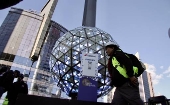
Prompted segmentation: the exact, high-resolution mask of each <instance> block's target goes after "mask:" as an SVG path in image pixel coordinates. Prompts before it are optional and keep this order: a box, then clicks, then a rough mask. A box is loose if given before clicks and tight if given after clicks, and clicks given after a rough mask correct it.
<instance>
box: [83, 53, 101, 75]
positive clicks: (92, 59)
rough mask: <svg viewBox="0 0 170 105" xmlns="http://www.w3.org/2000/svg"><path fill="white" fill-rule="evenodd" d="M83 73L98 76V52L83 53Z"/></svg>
mask: <svg viewBox="0 0 170 105" xmlns="http://www.w3.org/2000/svg"><path fill="white" fill-rule="evenodd" d="M81 67H82V75H83V76H90V77H96V76H97V74H98V70H97V68H98V54H91V53H85V52H83V53H82V60H81Z"/></svg>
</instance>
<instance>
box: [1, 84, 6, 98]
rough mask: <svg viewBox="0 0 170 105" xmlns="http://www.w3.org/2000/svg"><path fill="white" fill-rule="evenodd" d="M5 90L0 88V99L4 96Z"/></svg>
mask: <svg viewBox="0 0 170 105" xmlns="http://www.w3.org/2000/svg"><path fill="white" fill-rule="evenodd" d="M4 92H5V90H4V88H3V87H1V86H0V98H1V97H2V95H3V94H4Z"/></svg>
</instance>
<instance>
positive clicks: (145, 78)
mask: <svg viewBox="0 0 170 105" xmlns="http://www.w3.org/2000/svg"><path fill="white" fill-rule="evenodd" d="M135 55H136V57H137V58H138V59H140V57H139V53H138V52H137V53H136V54H135ZM145 66H146V69H147V68H148V67H147V64H146V63H145ZM138 81H139V91H140V96H141V99H142V100H143V101H144V102H147V101H148V98H150V97H153V96H154V90H153V84H152V79H151V74H150V73H149V72H147V71H144V72H143V74H142V75H141V76H140V77H139V78H138Z"/></svg>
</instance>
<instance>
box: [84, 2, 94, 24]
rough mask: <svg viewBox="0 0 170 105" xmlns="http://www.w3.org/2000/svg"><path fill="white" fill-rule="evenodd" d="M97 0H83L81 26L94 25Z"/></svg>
mask: <svg viewBox="0 0 170 105" xmlns="http://www.w3.org/2000/svg"><path fill="white" fill-rule="evenodd" d="M96 2H97V0H85V5H84V14H83V22H82V26H89V27H95V24H96Z"/></svg>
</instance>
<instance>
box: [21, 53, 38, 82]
mask: <svg viewBox="0 0 170 105" xmlns="http://www.w3.org/2000/svg"><path fill="white" fill-rule="evenodd" d="M37 60H38V56H35V55H33V56H32V57H31V61H32V64H31V67H30V71H29V73H28V74H24V78H25V79H24V81H26V82H27V81H28V78H29V76H30V73H31V68H32V66H33V64H34V62H36V61H37Z"/></svg>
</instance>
